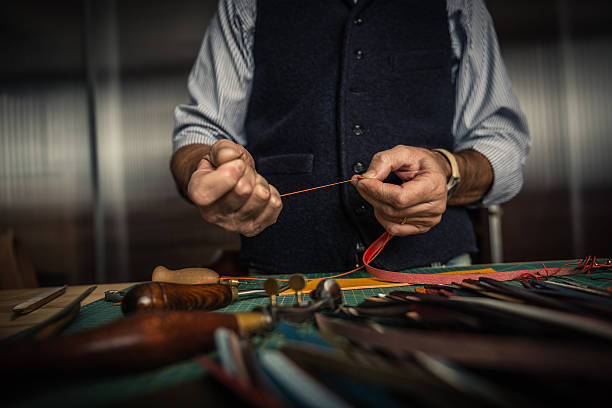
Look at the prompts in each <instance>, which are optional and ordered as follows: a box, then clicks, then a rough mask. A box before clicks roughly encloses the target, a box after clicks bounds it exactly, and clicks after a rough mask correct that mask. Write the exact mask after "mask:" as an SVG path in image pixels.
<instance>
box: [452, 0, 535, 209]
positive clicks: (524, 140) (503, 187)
mask: <svg viewBox="0 0 612 408" xmlns="http://www.w3.org/2000/svg"><path fill="white" fill-rule="evenodd" d="M448 6H449V28H450V32H451V42H452V49H453V54H454V58H455V61H456V64H455V70H454V73H453V74H454V77H455V82H456V83H455V85H456V87H457V89H456V98H457V100H456V111H455V117H454V121H453V134H454V137H455V146H454V148H455V151H459V150H465V149H473V150H476V151H478V152H480V153H482V154H483V155H484V156H485V157H486V158H487V159H488V160H489V163H490V164H491V166H492V168H493V185H492V186H491V188H490V189H489V191H488V193H487V194H486V195H485V196H484V197H483V199H482V200H481V202H480V203H479V205H481V206H489V205H492V204H500V203H503V202H506V201H508V200H510V199H511V198H512V197H514V196H515V195H516V194H517V193H518V192H519V191H520V189H521V187H522V185H523V168H524V165H525V160H526V158H527V154H528V153H529V149H530V145H531V141H530V138H529V130H528V128H527V121H526V119H525V115H524V114H523V112H522V111H521V108H520V106H519V103H518V100H517V98H516V96H515V94H514V91H513V90H512V85H511V82H510V78H509V77H508V73H507V72H506V68H505V66H504V63H503V61H502V57H501V54H500V50H499V45H498V42H497V35H496V34H495V30H494V27H493V21H492V19H491V16H490V15H489V13H488V11H487V9H486V7H485V5H484V4H483V2H482V1H481V0H474V1H457V0H449V2H448Z"/></svg>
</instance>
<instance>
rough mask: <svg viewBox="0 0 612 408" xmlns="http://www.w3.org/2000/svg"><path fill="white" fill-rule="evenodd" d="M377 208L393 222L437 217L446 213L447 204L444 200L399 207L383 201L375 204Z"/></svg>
mask: <svg viewBox="0 0 612 408" xmlns="http://www.w3.org/2000/svg"><path fill="white" fill-rule="evenodd" d="M374 208H375V210H376V211H377V212H378V213H379V214H380V216H381V217H383V218H384V219H386V220H389V221H391V222H394V221H397V222H399V221H401V220H402V219H404V218H406V217H407V218H427V217H437V216H439V215H442V213H444V211H445V209H446V206H445V205H444V203H443V202H442V201H428V202H424V203H420V204H416V205H414V206H411V207H408V208H402V209H397V208H394V207H392V206H390V205H388V204H385V203H382V204H378V205H377V206H374Z"/></svg>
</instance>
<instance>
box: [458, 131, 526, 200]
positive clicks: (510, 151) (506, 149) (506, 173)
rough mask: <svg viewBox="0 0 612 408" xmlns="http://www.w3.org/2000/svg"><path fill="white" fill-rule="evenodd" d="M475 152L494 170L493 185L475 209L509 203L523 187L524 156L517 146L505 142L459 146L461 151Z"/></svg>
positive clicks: (481, 142) (485, 142)
mask: <svg viewBox="0 0 612 408" xmlns="http://www.w3.org/2000/svg"><path fill="white" fill-rule="evenodd" d="M467 149H471V150H475V151H477V152H479V153H480V154H482V155H483V156H485V157H486V158H487V160H489V163H490V164H491V167H492V169H493V184H492V185H491V188H490V189H489V191H488V192H487V193H486V194H485V196H484V197H483V198H482V199H481V201H480V202H479V203H477V204H476V205H474V206H475V207H488V206H491V205H494V204H501V203H505V202H507V201H509V200H510V199H512V198H513V197H514V196H516V195H517V194H518V192H519V191H520V190H521V187H522V186H523V167H524V164H525V162H524V155H523V154H522V153H521V152H520V151H519V149H518V148H517V146H516V145H515V144H513V143H511V142H508V141H505V140H498V139H496V140H495V141H494V142H492V141H488V140H482V139H481V140H475V141H473V142H471V143H466V144H464V145H461V146H458V149H457V151H459V150H467Z"/></svg>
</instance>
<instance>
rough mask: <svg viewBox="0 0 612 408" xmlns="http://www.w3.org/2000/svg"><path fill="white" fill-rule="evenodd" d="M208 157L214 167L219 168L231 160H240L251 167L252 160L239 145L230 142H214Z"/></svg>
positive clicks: (224, 140) (223, 140)
mask: <svg viewBox="0 0 612 408" xmlns="http://www.w3.org/2000/svg"><path fill="white" fill-rule="evenodd" d="M209 155H210V158H211V162H212V164H213V165H214V166H216V167H219V166H221V165H222V164H224V163H227V162H229V161H232V160H236V159H241V160H243V161H245V162H246V163H247V164H249V165H250V166H251V167H254V166H253V158H252V157H251V155H250V154H249V152H248V151H247V150H246V149H245V148H244V147H243V146H241V145H239V144H237V143H234V142H232V141H230V140H226V139H222V140H219V141H218V142H216V143H215V144H214V145H213V146H212V147H211V149H210V151H209Z"/></svg>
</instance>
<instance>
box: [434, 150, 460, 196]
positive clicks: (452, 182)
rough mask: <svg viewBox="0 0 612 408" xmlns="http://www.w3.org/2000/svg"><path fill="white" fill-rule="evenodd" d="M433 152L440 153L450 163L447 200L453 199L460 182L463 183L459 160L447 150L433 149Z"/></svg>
mask: <svg viewBox="0 0 612 408" xmlns="http://www.w3.org/2000/svg"><path fill="white" fill-rule="evenodd" d="M431 150H432V151H433V152H438V153H440V154H441V155H442V156H444V157H445V158H446V161H448V163H449V164H450V166H451V175H450V177H449V178H448V180H447V182H446V198H447V199H448V198H451V196H452V195H453V192H454V191H455V189H456V188H457V185H459V182H460V181H461V174H459V165H458V164H457V159H456V158H455V156H454V155H453V154H452V153H451V152H449V151H448V150H445V149H431Z"/></svg>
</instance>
